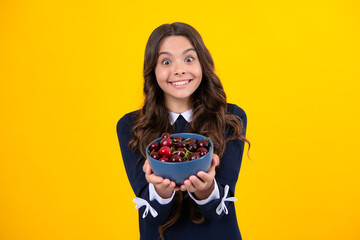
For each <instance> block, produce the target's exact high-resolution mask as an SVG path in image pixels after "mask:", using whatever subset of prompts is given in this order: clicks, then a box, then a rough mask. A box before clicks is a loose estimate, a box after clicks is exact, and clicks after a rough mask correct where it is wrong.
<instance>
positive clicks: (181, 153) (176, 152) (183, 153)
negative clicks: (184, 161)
mask: <svg viewBox="0 0 360 240" xmlns="http://www.w3.org/2000/svg"><path fill="white" fill-rule="evenodd" d="M174 154H175V155H179V156H180V157H184V156H185V149H184V148H177V149H176V151H173V155H174Z"/></svg>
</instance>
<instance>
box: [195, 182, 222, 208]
mask: <svg viewBox="0 0 360 240" xmlns="http://www.w3.org/2000/svg"><path fill="white" fill-rule="evenodd" d="M214 184H215V187H214V190H213V191H212V193H211V194H210V196H209V197H208V198H206V199H204V200H197V199H195V197H194V196H193V195H192V194H191V192H189V191H188V194H189V196H190V197H191V198H192V200H194V201H195V202H196V204H198V205H205V204H207V203H208V202H210V201H211V200H215V199H219V198H220V192H219V187H218V185H217V183H216V180H215V178H214Z"/></svg>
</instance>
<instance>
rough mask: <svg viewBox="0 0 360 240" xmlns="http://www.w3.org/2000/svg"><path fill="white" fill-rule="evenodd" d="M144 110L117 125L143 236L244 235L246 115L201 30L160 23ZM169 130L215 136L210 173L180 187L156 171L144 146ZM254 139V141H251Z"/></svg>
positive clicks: (149, 52) (148, 64) (150, 45)
mask: <svg viewBox="0 0 360 240" xmlns="http://www.w3.org/2000/svg"><path fill="white" fill-rule="evenodd" d="M143 74H144V95H145V100H144V104H143V107H142V109H141V110H138V111H135V112H131V113H128V114H126V115H125V116H123V117H122V118H121V119H120V120H119V122H118V124H117V134H118V138H119V143H120V148H121V153H122V156H123V161H124V165H125V169H126V172H127V175H128V178H129V181H130V184H131V187H132V189H133V190H134V192H135V195H136V196H137V197H136V198H135V199H134V202H136V203H137V206H136V208H138V209H139V228H140V239H144V240H146V239H149V240H154V239H160V238H161V239H171V240H176V239H187V240H190V239H196V240H199V239H234V240H235V239H236V240H239V239H241V235H240V231H239V228H238V224H237V219H236V213H235V207H234V203H233V201H235V200H236V199H235V198H234V197H233V196H234V192H235V185H236V182H237V179H238V174H239V171H240V165H241V160H242V155H243V150H244V142H247V143H249V142H248V140H247V139H246V138H245V129H246V123H247V122H246V114H245V112H244V111H243V110H242V109H241V108H240V107H238V106H236V105H233V104H229V103H227V102H226V95H225V92H224V90H223V87H222V85H221V82H220V79H219V78H218V77H217V76H216V74H215V73H214V62H213V59H212V57H211V55H210V53H209V51H208V50H207V48H206V47H205V45H204V42H203V40H202V38H201V36H200V34H199V33H198V32H197V31H196V30H195V29H194V28H193V27H191V26H190V25H188V24H185V23H179V22H175V23H172V24H164V25H161V26H159V27H158V28H156V29H155V30H154V31H153V32H152V34H151V35H150V37H149V39H148V42H147V45H146V49H145V58H144V72H143ZM163 132H170V133H176V132H194V133H199V134H202V135H205V136H207V137H208V138H210V139H211V140H212V141H213V144H214V153H216V154H213V155H214V156H213V161H212V164H211V166H210V169H209V170H208V172H202V171H200V172H198V173H197V175H193V176H190V177H189V179H187V180H185V181H184V183H183V184H182V185H181V186H176V184H175V183H174V182H172V181H170V180H169V179H163V178H162V177H160V176H156V175H155V174H154V173H153V172H152V171H151V168H150V165H149V162H148V160H147V159H146V153H145V149H146V146H147V145H148V144H149V143H150V142H151V141H152V140H154V139H156V138H158V137H159V136H161V134H162V133H163ZM249 146H250V145H249Z"/></svg>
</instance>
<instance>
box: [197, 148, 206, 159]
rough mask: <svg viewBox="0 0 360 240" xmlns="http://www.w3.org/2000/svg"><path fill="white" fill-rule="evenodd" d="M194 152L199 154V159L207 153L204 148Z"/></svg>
mask: <svg viewBox="0 0 360 240" xmlns="http://www.w3.org/2000/svg"><path fill="white" fill-rule="evenodd" d="M196 152H198V153H200V157H202V156H205V155H206V154H207V153H208V150H207V149H206V148H204V147H200V148H198V149H197V150H196Z"/></svg>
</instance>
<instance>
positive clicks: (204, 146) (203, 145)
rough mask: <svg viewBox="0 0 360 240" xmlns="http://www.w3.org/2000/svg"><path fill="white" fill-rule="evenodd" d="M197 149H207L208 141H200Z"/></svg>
mask: <svg viewBox="0 0 360 240" xmlns="http://www.w3.org/2000/svg"><path fill="white" fill-rule="evenodd" d="M197 145H198V147H200V148H201V147H203V148H207V147H208V146H209V141H208V140H206V139H205V138H204V139H201V140H199V141H198V142H197Z"/></svg>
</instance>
